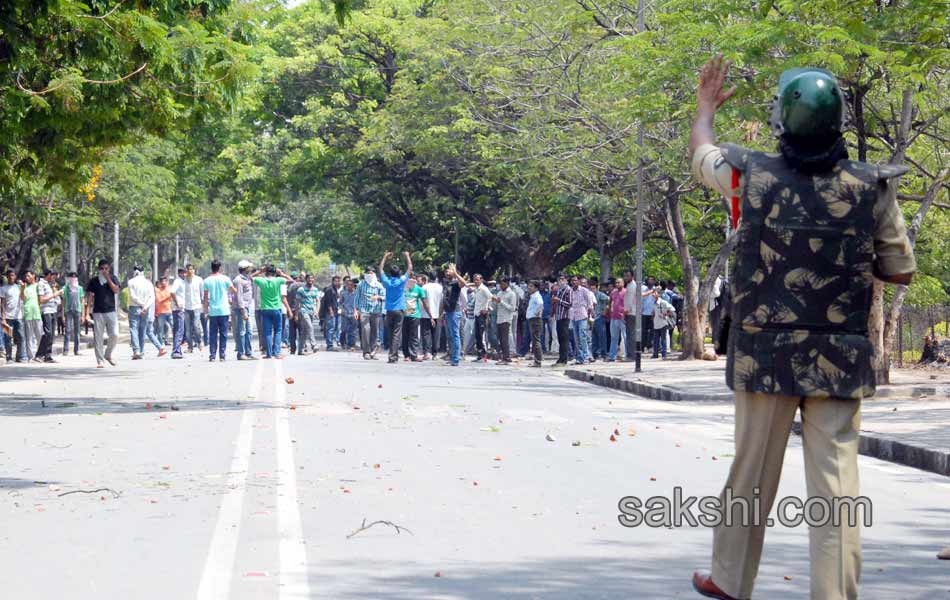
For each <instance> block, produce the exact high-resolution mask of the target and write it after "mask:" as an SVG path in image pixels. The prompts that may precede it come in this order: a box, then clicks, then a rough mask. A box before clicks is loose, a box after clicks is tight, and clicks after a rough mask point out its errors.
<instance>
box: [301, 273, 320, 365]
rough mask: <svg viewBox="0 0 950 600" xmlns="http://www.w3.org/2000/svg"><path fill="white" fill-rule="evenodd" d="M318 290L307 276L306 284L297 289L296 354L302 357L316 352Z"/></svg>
mask: <svg viewBox="0 0 950 600" xmlns="http://www.w3.org/2000/svg"><path fill="white" fill-rule="evenodd" d="M320 295H321V292H320V288H318V287H317V286H315V285H314V278H313V275H307V283H306V284H305V285H304V286H303V287H300V288H297V354H299V355H301V356H303V355H304V354H307V348H308V347H309V348H310V352H312V353H314V354H315V353H316V352H317V337H316V336H317V326H318V325H319V322H320V321H319V319H318V318H317V311H318V308H317V305H318V304H320Z"/></svg>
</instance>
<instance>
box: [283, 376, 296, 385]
mask: <svg viewBox="0 0 950 600" xmlns="http://www.w3.org/2000/svg"><path fill="white" fill-rule="evenodd" d="M284 381H286V382H287V383H288V384H292V383H293V382H294V378H293V377H288V378H287V379H285V380H284Z"/></svg>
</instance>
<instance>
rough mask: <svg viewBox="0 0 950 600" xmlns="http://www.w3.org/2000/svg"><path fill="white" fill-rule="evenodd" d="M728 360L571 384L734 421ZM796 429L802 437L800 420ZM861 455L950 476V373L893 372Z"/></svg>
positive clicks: (581, 371)
mask: <svg viewBox="0 0 950 600" xmlns="http://www.w3.org/2000/svg"><path fill="white" fill-rule="evenodd" d="M725 364H726V363H725V360H723V359H720V360H717V361H679V360H654V359H649V358H647V359H644V361H643V365H642V372H640V373H635V372H634V367H633V363H594V364H591V365H586V366H571V367H570V368H568V369H567V370H566V371H565V374H566V375H567V376H568V377H571V378H572V379H577V380H580V381H587V382H590V383H593V384H595V385H600V386H604V387H609V388H613V389H616V390H620V391H624V392H628V393H631V394H636V395H638V396H643V397H646V398H652V399H654V400H665V401H679V402H696V403H704V405H705V408H706V409H709V408H710V407H716V409H717V410H719V409H721V412H722V415H723V416H724V417H728V418H731V417H732V392H730V391H729V389H728V388H727V387H726V385H725ZM793 430H794V431H795V432H796V433H799V432H800V430H801V424H800V423H799V422H797V421H796V423H795V425H794V427H793ZM860 451H861V454H865V455H867V456H872V457H874V458H878V459H881V460H886V461H890V462H894V463H898V464H902V465H907V466H911V467H915V468H918V469H923V470H925V471H930V472H933V473H938V474H940V475H947V476H950V370H948V371H946V372H945V371H940V370H933V369H900V370H898V369H892V371H891V384H890V385H886V386H881V387H880V388H879V389H878V394H877V396H875V397H874V398H872V399H869V400H865V401H864V403H863V406H862V417H861V448H860Z"/></svg>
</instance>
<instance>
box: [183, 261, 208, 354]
mask: <svg viewBox="0 0 950 600" xmlns="http://www.w3.org/2000/svg"><path fill="white" fill-rule="evenodd" d="M182 283H183V287H184V295H185V339H186V340H187V341H188V352H189V353H191V352H194V351H195V348H196V347H197V348H198V350H201V347H202V346H201V331H202V329H201V310H202V303H201V295H202V292H203V291H204V287H203V286H204V279H202V278H201V277H199V276H198V275H196V274H195V266H194V265H192V264H187V265H185V278H184V279H183V280H182Z"/></svg>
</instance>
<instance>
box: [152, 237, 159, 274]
mask: <svg viewBox="0 0 950 600" xmlns="http://www.w3.org/2000/svg"><path fill="white" fill-rule="evenodd" d="M152 281H158V244H152Z"/></svg>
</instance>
